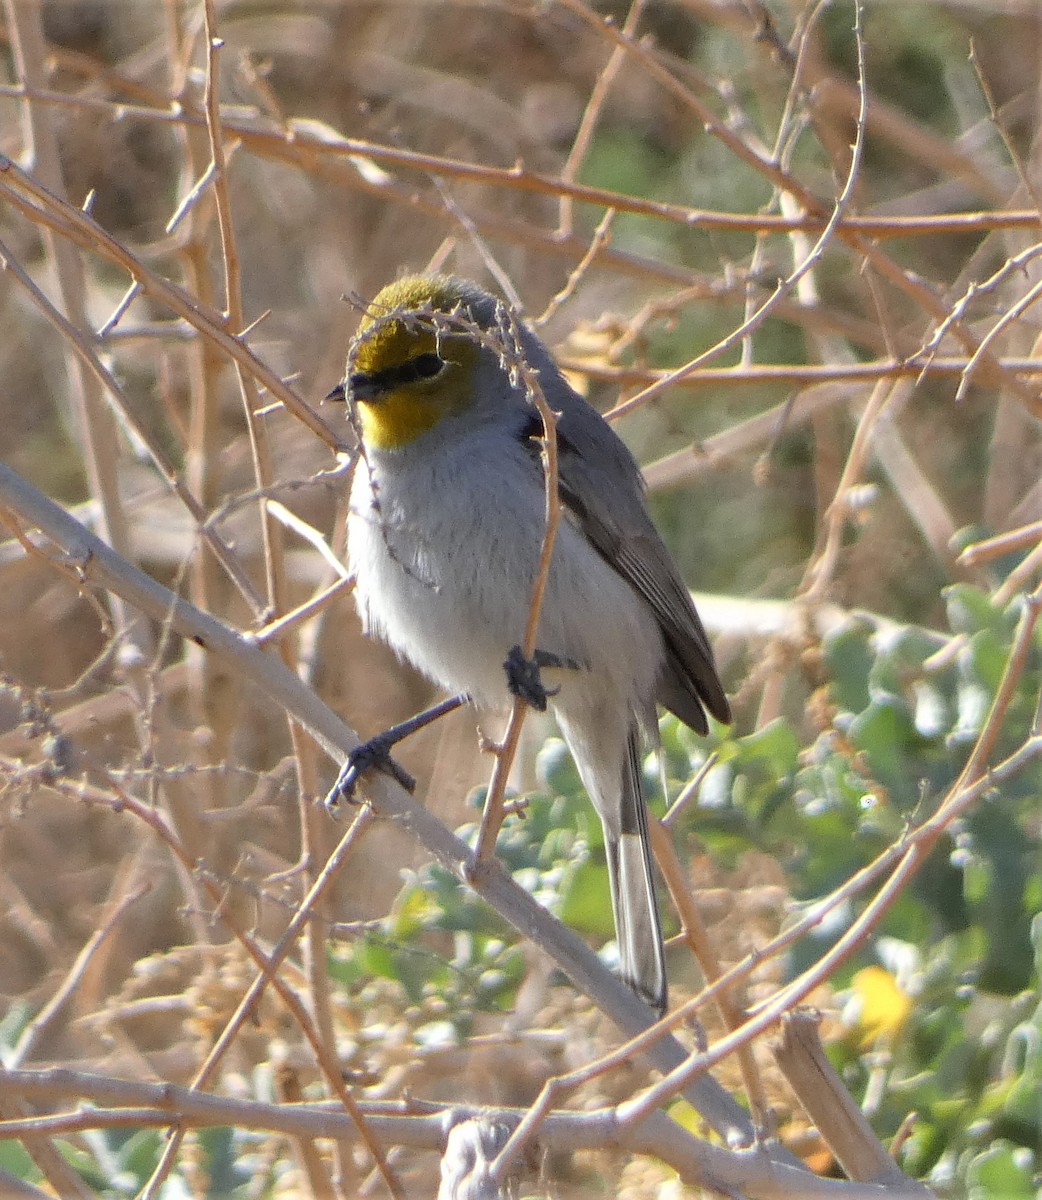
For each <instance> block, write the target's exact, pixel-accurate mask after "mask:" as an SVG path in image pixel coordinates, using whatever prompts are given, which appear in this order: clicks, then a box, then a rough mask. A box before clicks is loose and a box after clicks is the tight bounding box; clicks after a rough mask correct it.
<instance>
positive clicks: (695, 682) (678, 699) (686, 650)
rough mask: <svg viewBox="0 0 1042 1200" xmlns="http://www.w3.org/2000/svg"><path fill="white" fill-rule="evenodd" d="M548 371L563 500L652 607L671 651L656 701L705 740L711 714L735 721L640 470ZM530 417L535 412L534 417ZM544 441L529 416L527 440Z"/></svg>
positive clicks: (543, 379)
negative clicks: (652, 511) (555, 414)
mask: <svg viewBox="0 0 1042 1200" xmlns="http://www.w3.org/2000/svg"><path fill="white" fill-rule="evenodd" d="M552 370H553V376H556V379H555V378H553V376H551V375H550V374H549V372H548V371H547V370H546V368H545V367H544V369H543V370H542V371H541V382H542V383H543V387H544V389H545V391H546V393H547V400H548V402H549V404H550V406H551V408H553V409H554V410H555V411H557V412H559V413H560V414H561V415H560V418H559V420H558V424H557V447H558V479H559V485H560V493H561V500H562V502H563V503H564V505H565V506H566V508H567V509H568V512H569V514H570V516H571V518H572V519H573V520H574V521H575V522H576V524H577V525H578V526H579V528H580V529H581V530H582V531H583V533H584V534H585V535H586V537H587V538H589V540H590V542H591V544H592V545H593V546H594V547H595V548H596V549H597V550H598V551H599V553H600V554H601V556H602V557H603V558H604V559H605V561H606V562H607V563H608V564H609V565H610V566H612V567H613V568H614V569H615V570H616V571H617V572H618V573H619V574H620V575H621V576H622V577H623V579H625V580H626V581H627V583H629V584H630V586H631V587H633V588H634V589H635V590H636V591H637V592H638V594H639V595H641V596H642V597H643V598H644V600H646V601H647V603H648V605H649V607H650V608H651V610H652V612H653V613H654V614H655V617H656V619H657V621H658V623H659V627H660V628H661V630H662V635H663V638H664V639H665V643H666V666H665V669H664V671H663V674H662V677H661V679H660V680H659V689H658V697H657V698H658V701H659V703H660V704H662V706H663V707H664V708H668V709H669V710H670V712H672V713H675V714H676V715H677V716H678V717H679V718H680V719H681V720H682V721H683V722H684V723H685V724H686V725H689V726H690V727H691V728H692V729H695V730H697V731H698V732H699V733H705V732H707V730H708V724H707V722H706V717H705V712H704V711H703V709H708V711H709V712H710V713H712V715H713V716H714V717H716V719H717V720H718V721H723V722H729V721H730V720H731V707H730V705H729V704H728V702H727V697H726V695H725V694H724V689H723V686H722V684H721V683H720V677H719V676H718V675H717V671H716V664H715V663H714V661H713V651H712V648H711V647H710V645H709V639H708V638H707V637H706V632H705V629H704V628H703V626H702V621H701V619H700V618H699V616H698V612H697V611H696V609H695V605H694V602H693V601H692V599H691V596H690V594H689V592H688V590H687V588H686V587H685V586H684V581H683V580H682V579H681V577H680V572H679V571H678V569H677V566H676V563H675V562H674V561H673V558H672V556H671V555H670V553H669V551H668V550H667V549H666V546H665V543H664V542H663V541H662V538H661V537H660V536H659V534H658V531H657V530H656V529H655V526H654V525H653V524H652V522H651V518H650V517H649V516H648V511H647V508H646V507H645V504H644V483H643V479H642V478H641V474H640V468H639V467H638V466H637V464H636V462H635V461H634V459H633V456H632V455H631V454H630V452H629V450H627V448H626V446H625V445H624V443H623V442H622V440H621V439H620V438H619V437H618V435H617V434H616V433H615V431H614V430H613V429H612V428H611V426H610V425H609V424H608V423H607V422H606V421H605V420H604V418H603V417H602V416H601V415H600V414H599V413H598V412H597V411H596V410H595V409H594V408H592V407H591V406H590V405H589V404H587V403H586V401H585V400H583V399H582V397H581V396H579V395H577V394H576V393H575V392H574V391H572V389H571V388H570V387H568V384H567V383H566V382H565V381H564V379H563V378H562V377H561V376H560V374H559V373H558V372H557V371H556V369H555V368H553V369H552ZM529 411H531V410H529ZM541 435H542V421H541V420H540V418H539V416H538V414H534V413H533V414H531V417H530V418H529V422H528V424H527V425H526V436H535V437H539V436H541Z"/></svg>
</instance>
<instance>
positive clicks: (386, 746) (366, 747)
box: [322, 733, 416, 812]
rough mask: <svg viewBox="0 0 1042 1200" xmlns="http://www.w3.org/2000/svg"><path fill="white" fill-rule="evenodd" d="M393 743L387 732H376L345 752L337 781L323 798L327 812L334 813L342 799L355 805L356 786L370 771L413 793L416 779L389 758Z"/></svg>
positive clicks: (393, 740)
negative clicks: (380, 774)
mask: <svg viewBox="0 0 1042 1200" xmlns="http://www.w3.org/2000/svg"><path fill="white" fill-rule="evenodd" d="M394 745H395V739H394V738H392V737H389V736H388V734H386V733H378V734H377V735H376V736H375V737H371V738H370V739H369V740H368V741H367V742H362V744H361V745H360V746H356V747H355V748H354V749H353V750H352V751H351V752H350V754H348V756H347V760H346V761H345V762H344V765H343V766H342V767H341V768H340V774H339V775H338V776H337V777H336V782H335V783H334V784H333V786H332V787H331V788H330V789H329V791H328V792H327V793H326V797H325V799H324V800H323V801H322V803H323V805H324V806H325V807H326V809H327V810H328V811H329V812H335V811H336V808H337V806H338V805H339V804H340V802H341V801H342V800H343V801H346V802H347V803H348V804H357V803H358V801H357V800H356V799H355V788H356V787H357V786H358V784H359V783H360V781H361V780H362V777H363V776H365V775H368V774H369V772H370V771H384V772H386V773H387V774H388V775H390V776H391V778H392V779H395V780H397V782H398V783H400V784H401V785H402V787H403V788H405V790H406V791H407V792H412V791H413V790H414V789H415V787H416V780H415V779H413V777H412V776H411V775H410V774H409V772H408V771H407V770H406V769H405V768H404V767H403V766H401V764H400V763H397V762H395V760H394V759H393V758H392V757H391V749H392V747H393V746H394Z"/></svg>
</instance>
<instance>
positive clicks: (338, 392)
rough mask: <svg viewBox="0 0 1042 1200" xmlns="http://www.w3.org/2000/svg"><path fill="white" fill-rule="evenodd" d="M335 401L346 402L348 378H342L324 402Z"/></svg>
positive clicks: (338, 402)
mask: <svg viewBox="0 0 1042 1200" xmlns="http://www.w3.org/2000/svg"><path fill="white" fill-rule="evenodd" d="M330 401H335V402H336V403H337V404H345V403H346V402H347V380H346V379H341V381H340V382H339V383H338V384H337V385H336V387H335V388H333V390H332V391H331V392H329V393H328V394H327V395H326V397H325V400H324V401H323V403H328V402H330Z"/></svg>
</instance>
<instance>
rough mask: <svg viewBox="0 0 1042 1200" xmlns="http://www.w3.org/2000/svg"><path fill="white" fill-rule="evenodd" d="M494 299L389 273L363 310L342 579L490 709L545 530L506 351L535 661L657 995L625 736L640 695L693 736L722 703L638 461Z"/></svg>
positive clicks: (638, 740) (634, 733)
mask: <svg viewBox="0 0 1042 1200" xmlns="http://www.w3.org/2000/svg"><path fill="white" fill-rule="evenodd" d="M506 315H507V310H505V309H504V308H503V306H502V305H501V304H500V303H499V302H498V301H497V300H496V299H495V298H494V297H493V296H491V295H489V293H487V292H486V291H484V290H483V289H481V288H480V287H478V286H477V285H476V284H474V283H470V282H467V281H466V280H463V279H458V278H455V277H452V276H443V275H415V276H410V277H407V278H404V279H400V280H399V281H398V282H397V283H392V284H390V285H389V286H388V287H385V288H384V289H383V290H382V291H381V292H380V293H379V294H378V295H377V296H376V298H375V299H374V300H373V302H372V304H371V305H369V306H368V308H367V312H366V314H365V315H364V317H363V319H362V322H361V325H360V328H359V331H358V334H357V337H356V340H355V342H354V343H353V345H352V350H351V353H350V355H349V358H348V374H347V378H346V379H345V381H344V384H343V385H342V387H341V388H339V389H336V390H335V392H334V393H332V394H333V395H343V396H346V398H347V399H348V401H349V402H350V404H351V406H352V412H353V415H354V418H355V420H356V425H357V427H358V430H359V433H360V435H361V440H362V456H361V459H360V461H359V463H358V466H357V469H356V472H355V476H354V482H353V486H352V489H351V511H350V516H349V520H348V551H349V559H350V567H351V570H352V571H353V572H354V574H355V578H356V584H355V597H356V601H357V604H358V610H359V613H360V614H361V618H362V622H363V625H364V627H365V629H366V631H367V632H368V633H372V634H377V635H379V636H380V637H382V638H383V639H385V640H386V641H387V642H388V643H389V644H390V645H391V646H392V647H393V648H394V649H395V650H396V651H397V652H398V653H399V654H400V655H401V656H403V657H404V658H406V659H408V660H409V661H410V662H411V663H412V664H413V665H414V666H416V667H417V668H419V670H420V671H422V672H423V673H424V674H426V675H427V676H429V677H430V678H431V679H432V680H434V681H435V682H436V683H438V684H440V685H441V686H442V687H445V688H448V689H451V690H452V691H453V692H456V693H461V694H465V695H466V696H467V697H468V698H469V699H470V700H471V701H472V702H473V703H474V704H475V705H476V706H477V707H478V708H479V709H483V710H486V711H491V712H493V713H503V712H506V711H508V710H509V708H510V705H511V693H510V687H508V671H507V670H506V669H505V667H506V660H507V658H508V656H509V655H510V653H511V651H512V648H516V647H517V646H518V645H519V644H520V643H521V641H522V638H523V636H524V631H525V625H526V621H527V619H528V614H529V609H530V604H531V598H532V585H533V582H534V579H535V576H536V573H537V570H538V564H539V558H540V549H541V546H542V542H543V537H544V531H545V526H546V513H545V491H544V476H543V463H542V458H541V442H540V439H541V438H542V437H543V433H544V430H543V425H542V420H541V418H540V416H539V414H538V411H537V409H536V408H535V407H534V405H533V404H532V402H531V400H530V399H529V397H528V396H527V395H526V390H525V386H524V384H523V383H522V382H521V380H520V379H519V378H518V372H517V371H516V370H511V354H512V353H513V354H514V355H515V356H517V355H520V357H521V358H522V359H523V361H524V363H525V364H526V365H527V366H528V367H531V368H533V369H534V370H535V371H536V372H537V377H538V381H539V385H540V387H541V388H542V391H543V394H544V396H545V398H546V401H547V403H548V404H549V406H550V408H551V409H553V410H554V412H556V413H558V414H559V418H558V424H557V448H558V476H559V493H560V498H561V505H562V515H563V517H564V519H563V520H562V521H561V523H560V525H559V528H558V532H557V537H556V541H555V544H554V551H553V557H552V560H551V567H550V572H549V576H548V580H547V587H546V592H545V596H544V600H543V605H542V610H541V615H540V620H539V630H538V637H537V641H536V645H537V652H536V663H537V664H538V665H539V666H540V667H542V668H543V670H544V676H543V678H544V681H545V683H546V685H547V687H546V695H547V696H548V697H549V699H550V703H551V706H552V708H553V711H554V715H555V717H556V719H557V723H558V725H559V726H560V728H561V731H562V732H563V734H564V737H565V739H566V741H567V743H568V746H569V748H570V750H571V752H572V755H573V757H574V759H575V763H576V766H577V768H578V770H579V774H580V777H581V778H582V781H583V784H584V785H585V787H586V789H587V791H588V792H589V795H590V799H591V800H592V801H593V804H594V807H595V808H596V810H597V812H598V814H599V815H600V818H601V821H602V823H603V825H604V837H605V846H606V851H607V860H608V871H609V879H610V885H611V900H612V908H613V910H614V916H615V927H616V931H617V937H618V947H619V961H620V973H621V975H622V977H623V979H624V980H625V981H626V983H628V984H629V985H630V987H632V988H633V989H634V991H636V992H637V994H638V995H640V996H641V997H642V998H643V999H644V1000H645V1001H646V1002H647V1003H648V1004H650V1005H651V1006H652V1007H653V1008H654V1009H656V1010H657V1011H659V1012H661V1011H662V1010H663V1009H664V1008H665V1004H666V974H665V962H664V958H663V952H662V932H661V927H660V924H659V917H658V909H657V905H656V900H655V886H654V881H653V876H652V866H651V852H650V848H649V843H648V815H647V808H646V803H645V798H644V791H643V783H642V774H641V757H642V752H643V749H644V748H645V747H646V746H649V745H656V744H657V739H658V729H657V724H656V712H655V702H656V700H657V701H658V702H659V703H661V704H662V705H664V706H665V707H666V708H668V709H670V710H671V711H672V712H674V713H676V715H677V716H678V717H680V719H681V720H682V721H684V722H685V723H686V724H687V725H689V726H691V728H692V729H695V730H697V731H699V732H700V733H705V732H707V729H708V725H707V722H706V716H705V710H708V711H709V712H710V713H712V715H713V716H714V717H716V718H717V720H719V721H724V722H726V721H729V720H730V709H729V706H728V702H727V697H726V696H725V695H724V691H723V688H722V686H721V684H720V679H719V677H718V675H717V672H716V667H715V665H714V662H713V653H712V650H711V649H710V646H709V642H708V640H707V638H706V634H705V631H704V629H703V627H702V623H701V621H700V620H699V617H698V613H697V612H696V611H695V606H694V604H693V603H692V601H691V597H690V595H689V593H688V590H687V588H686V587H685V586H684V582H683V580H682V579H681V577H680V572H679V571H678V569H677V566H676V564H675V563H674V562H673V559H672V558H671V557H670V554H669V551H668V550H667V549H666V547H665V545H664V544H663V542H662V539H661V538H660V537H659V535H658V533H657V532H656V530H655V528H654V526H653V525H652V523H651V519H650V518H649V516H648V512H647V509H646V508H645V504H644V494H643V483H642V480H641V476H640V471H639V469H638V467H637V465H636V463H635V462H634V460H633V458H632V456H631V455H630V453H629V451H628V450H627V449H626V447H625V446H624V445H623V443H622V442H621V441H620V439H619V437H618V436H617V435H616V434H615V432H614V431H613V430H612V429H611V427H610V426H609V425H608V424H607V422H606V421H605V420H604V419H603V417H601V416H600V414H599V413H597V412H596V411H595V410H594V409H593V408H592V407H591V406H590V405H589V404H587V403H586V401H585V400H583V399H582V398H581V397H580V396H579V395H578V394H577V393H576V392H574V391H573V390H572V388H571V387H570V386H569V385H568V383H567V382H566V381H565V379H564V377H563V375H562V374H561V371H560V369H559V368H558V367H557V365H556V363H555V362H554V361H553V359H552V357H551V355H550V352H549V351H548V349H547V348H546V346H545V345H544V344H543V343H542V341H540V339H539V338H538V337H537V335H536V334H535V333H534V332H533V331H532V330H531V329H530V328H529V327H528V326H526V325H523V324H522V323H521V322H520V321H518V320H516V319H511V320H509V321H505V320H504V318H505V316H506ZM467 323H469V329H468V328H466V325H467ZM508 327H509V332H506V330H507V329H508ZM479 331H480V332H479ZM483 333H484V334H489V335H490V336H488V337H484V336H482V334H483ZM512 340H513V342H514V344H513V346H511V342H512ZM496 345H499V346H501V347H503V348H502V349H500V350H499V352H498V353H497V350H496ZM515 362H516V357H515ZM515 665H516V664H515ZM516 686H517V681H516V680H515V682H514V687H515V689H516ZM345 770H346V768H345ZM342 778H343V776H342ZM331 794H332V793H331Z"/></svg>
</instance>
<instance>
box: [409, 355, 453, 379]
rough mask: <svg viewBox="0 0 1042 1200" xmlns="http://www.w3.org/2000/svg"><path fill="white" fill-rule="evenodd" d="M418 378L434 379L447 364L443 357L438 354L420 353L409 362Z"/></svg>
mask: <svg viewBox="0 0 1042 1200" xmlns="http://www.w3.org/2000/svg"><path fill="white" fill-rule="evenodd" d="M409 366H410V367H412V370H413V372H414V374H415V378H417V379H433V378H434V376H435V375H439V374H440V373H441V370H442V368H443V367H444V366H445V362H444V360H443V359H441V358H439V357H438V355H437V354H418V355H417V356H416V357H415V358H414V359H412V361H411V362H410V363H409Z"/></svg>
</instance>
